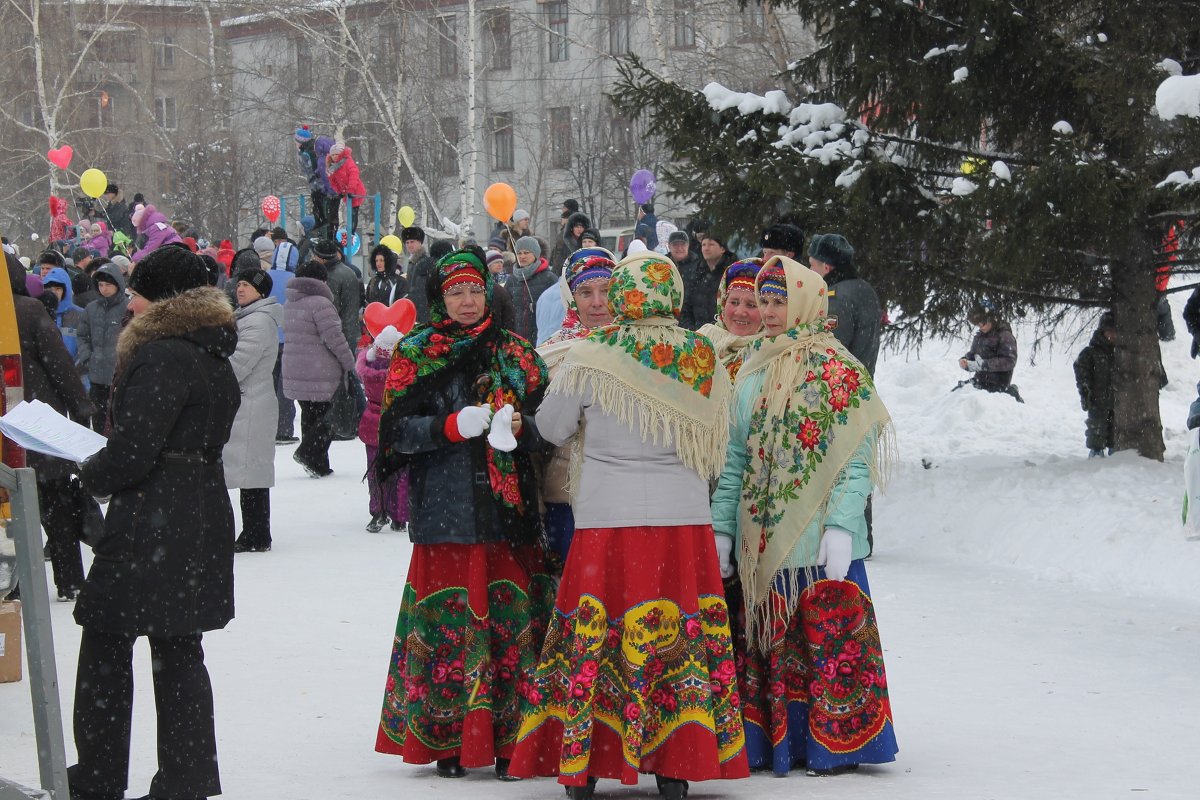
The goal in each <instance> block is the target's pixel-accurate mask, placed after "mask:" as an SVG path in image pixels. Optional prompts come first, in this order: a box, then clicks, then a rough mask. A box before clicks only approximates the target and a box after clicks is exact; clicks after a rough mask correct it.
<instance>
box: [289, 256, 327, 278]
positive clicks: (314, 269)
mask: <svg viewBox="0 0 1200 800" xmlns="http://www.w3.org/2000/svg"><path fill="white" fill-rule="evenodd" d="M296 277H297V278H316V279H317V280H319V281H321V282H322V283H324V282H326V281H328V280H329V270H327V269H325V265H324V264H322V263H321V262H320V261H308V262H305V263H303V264H301V265H300V266H298V267H296Z"/></svg>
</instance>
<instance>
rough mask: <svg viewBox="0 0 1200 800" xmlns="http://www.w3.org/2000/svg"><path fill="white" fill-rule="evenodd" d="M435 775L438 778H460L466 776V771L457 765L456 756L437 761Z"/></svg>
mask: <svg viewBox="0 0 1200 800" xmlns="http://www.w3.org/2000/svg"><path fill="white" fill-rule="evenodd" d="M437 774H438V777H439V778H461V777H462V776H464V775H466V774H467V771H466V770H465V769H463V768H462V765H461V764H459V763H458V756H455V757H454V758H442V759H439V760H438V762H437Z"/></svg>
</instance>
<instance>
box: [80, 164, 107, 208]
mask: <svg viewBox="0 0 1200 800" xmlns="http://www.w3.org/2000/svg"><path fill="white" fill-rule="evenodd" d="M79 188H80V189H82V190H83V193H84V194H86V195H87V196H88V197H90V198H92V199H93V200H95V199H96V198H97V197H99V196H100V195H102V194H104V190H105V189H107V188H108V176H107V175H105V174H104V173H103V172H101V171H100V170H98V169H96V168H95V167H92V168H91V169H89V170H84V173H83V174H82V175H80V176H79Z"/></svg>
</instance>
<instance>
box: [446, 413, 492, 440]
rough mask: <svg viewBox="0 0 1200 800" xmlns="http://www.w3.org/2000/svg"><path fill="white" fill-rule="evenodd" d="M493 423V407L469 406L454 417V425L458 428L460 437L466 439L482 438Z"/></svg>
mask: <svg viewBox="0 0 1200 800" xmlns="http://www.w3.org/2000/svg"><path fill="white" fill-rule="evenodd" d="M491 421H492V407H491V406H490V405H485V406H467V407H466V408H464V409H463V410H462V411H459V412H458V413H457V414H456V415H455V416H454V424H455V425H456V426H457V427H458V435H459V436H461V437H463V438H464V439H474V438H475V437H476V436H482V435H483V432H484V431H486V430H487V429H488V425H489V424H490V423H491Z"/></svg>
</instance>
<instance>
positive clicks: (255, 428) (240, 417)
mask: <svg viewBox="0 0 1200 800" xmlns="http://www.w3.org/2000/svg"><path fill="white" fill-rule="evenodd" d="M271 283H272V282H271V276H270V275H268V274H267V273H266V272H264V271H263V270H261V269H249V270H245V271H244V272H241V273H239V274H238V276H237V289H236V291H237V302H238V310H237V311H236V312H234V315H233V316H234V319H236V320H237V332H238V343H237V350H235V351H234V353H233V355H232V356H230V358H229V365H230V366H231V367H233V374H234V375H235V376H236V377H237V381H238V389H239V390H240V391H241V393H242V402H241V405H240V406H238V413H237V417H235V418H234V420H233V430H232V431H231V432H230V434H229V442H228V444H226V445H225V451H224V453H223V458H222V460H223V461H224V462H225V485H226V486H227V487H228V488H230V489H240V490H241V501H242V532H241V534H240V535H239V536H238V538H237V541H236V542H234V544H233V550H234V552H236V553H245V552H252V553H264V552H266V551H268V550H270V549H271V487H272V486H274V485H275V427H276V425H277V424H278V422H279V403H278V401H277V400H276V398H275V382H274V377H273V374H274V371H275V359H276V358H278V356H279V327H280V325H282V324H283V306H281V305H279V302H278V301H277V300H276V299H275V298H274V297H272V296H271Z"/></svg>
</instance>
